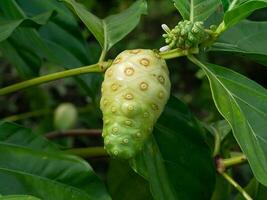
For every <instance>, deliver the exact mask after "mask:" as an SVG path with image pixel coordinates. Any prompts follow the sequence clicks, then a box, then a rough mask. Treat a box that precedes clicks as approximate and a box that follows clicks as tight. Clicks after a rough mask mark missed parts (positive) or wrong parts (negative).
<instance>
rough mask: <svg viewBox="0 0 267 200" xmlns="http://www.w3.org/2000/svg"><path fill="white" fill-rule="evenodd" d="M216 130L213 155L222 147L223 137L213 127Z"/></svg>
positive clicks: (214, 130) (214, 129)
mask: <svg viewBox="0 0 267 200" xmlns="http://www.w3.org/2000/svg"><path fill="white" fill-rule="evenodd" d="M211 128H212V130H213V132H214V150H213V157H215V156H216V155H218V154H219V153H220V148H221V137H220V134H219V133H218V131H217V130H216V128H214V127H211Z"/></svg>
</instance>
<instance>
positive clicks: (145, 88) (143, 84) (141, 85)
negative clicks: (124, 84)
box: [140, 82, 148, 91]
mask: <svg viewBox="0 0 267 200" xmlns="http://www.w3.org/2000/svg"><path fill="white" fill-rule="evenodd" d="M140 89H141V90H143V91H145V90H147V89H148V84H147V83H146V82H142V83H140Z"/></svg>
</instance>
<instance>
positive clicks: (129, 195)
mask: <svg viewBox="0 0 267 200" xmlns="http://www.w3.org/2000/svg"><path fill="white" fill-rule="evenodd" d="M107 184H108V189H109V192H110V194H111V196H112V199H114V200H125V199H127V200H137V199H138V200H153V198H152V196H151V193H150V190H149V185H148V182H147V181H146V180H144V179H143V178H142V177H140V176H139V175H138V174H136V173H135V172H134V171H133V170H132V169H131V167H130V166H129V163H128V162H122V161H118V160H111V162H110V164H109V171H108V177H107Z"/></svg>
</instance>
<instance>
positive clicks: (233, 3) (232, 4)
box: [227, 0, 237, 11]
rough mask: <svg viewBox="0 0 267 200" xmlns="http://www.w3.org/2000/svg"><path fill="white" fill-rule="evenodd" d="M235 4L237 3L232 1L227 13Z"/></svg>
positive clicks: (235, 0)
mask: <svg viewBox="0 0 267 200" xmlns="http://www.w3.org/2000/svg"><path fill="white" fill-rule="evenodd" d="M236 3H237V0H233V1H232V3H231V4H230V6H229V8H228V10H227V11H229V10H232V9H233V8H234V6H235V4H236Z"/></svg>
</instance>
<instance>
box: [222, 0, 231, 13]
mask: <svg viewBox="0 0 267 200" xmlns="http://www.w3.org/2000/svg"><path fill="white" fill-rule="evenodd" d="M221 3H222V5H223V10H224V11H227V10H228V8H229V5H230V0H221Z"/></svg>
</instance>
